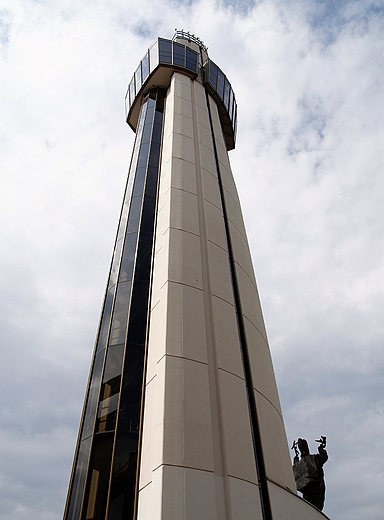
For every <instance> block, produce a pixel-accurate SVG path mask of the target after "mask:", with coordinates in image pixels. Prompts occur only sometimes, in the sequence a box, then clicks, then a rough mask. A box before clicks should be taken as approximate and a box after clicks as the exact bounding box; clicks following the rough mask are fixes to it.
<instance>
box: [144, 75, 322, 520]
mask: <svg viewBox="0 0 384 520" xmlns="http://www.w3.org/2000/svg"><path fill="white" fill-rule="evenodd" d="M207 99H208V100H209V103H210V111H211V119H212V123H213V129H214V137H215V143H216V151H217V157H218V163H219V170H220V173H221V178H222V185H223V194H224V204H225V206H226V211H227V216H228V223H229V230H230V239H231V241H232V245H233V256H234V263H235V269H236V277H237V283H238V287H239V292H240V299H241V308H242V313H243V321H244V325H245V334H246V340H247V345H248V350H249V358H250V365H251V372H252V379H253V383H254V393H255V400H256V406H257V414H258V422H259V430H260V437H261V442H262V450H263V458H264V462H265V473H266V477H267V481H268V488H269V495H270V500H271V509H272V516H273V520H283V519H284V520H288V519H289V520H293V519H295V520H301V519H303V520H304V519H306V520H309V519H312V518H313V519H319V518H324V515H323V514H322V513H320V512H319V511H318V510H316V509H315V508H314V507H312V506H311V505H309V504H307V503H306V502H305V501H304V500H302V499H301V498H299V497H298V496H297V494H296V487H295V482H294V478H293V472H292V467H291V460H290V454H289V449H288V445H287V440H286V435H285V429H284V423H283V418H282V413H281V409H280V403H279V397H278V393H277V388H276V382H275V377H274V372H273V367H272V361H271V356H270V352H269V347H268V340H267V335H266V331H265V327H264V322H263V317H262V312H261V307H260V302H259V297H258V292H257V287H256V282H255V276H254V272H253V267H252V261H251V256H250V252H249V247H248V243H247V237H246V233H245V228H244V223H243V219H242V214H241V208H240V203H239V199H238V195H237V190H236V186H235V183H234V180H233V176H232V173H231V168H230V164H229V159H228V153H227V150H226V146H225V142H224V139H223V134H222V130H221V125H220V120H219V115H218V110H217V106H216V103H215V102H214V101H213V99H212V98H210V96H208V97H206V92H205V89H204V87H203V85H202V84H201V83H200V82H198V81H195V80H193V79H192V78H190V77H188V76H187V75H184V74H182V73H181V72H174V74H173V76H172V80H171V84H170V86H169V88H168V91H167V96H166V101H165V120H164V133H163V145H162V146H163V148H162V158H161V166H160V188H159V199H158V215H157V225H156V235H155V256H154V271H153V282H152V298H151V309H150V321H149V322H150V332H149V344H148V358H147V373H146V385H145V397H144V399H145V404H144V417H143V437H142V445H141V454H140V457H141V463H140V480H139V499H138V518H139V520H160V519H162V520H163V519H164V520H165V519H166V520H173V519H175V520H181V519H186V520H197V519H199V520H216V519H217V520H248V519H249V520H251V519H252V520H259V519H260V520H262V519H263V518H264V517H263V513H262V508H261V503H260V494H259V488H258V477H257V471H256V464H255V455H254V447H253V442H252V431H251V423H250V414H249V409H248V401H247V394H246V384H245V376H244V369H243V360H242V355H241V347H240V340H239V332H238V324H237V318H236V306H235V301H234V292H233V283H232V278H231V271H230V264H229V260H228V254H229V253H228V239H227V232H226V229H225V226H224V217H223V202H222V200H223V199H222V194H221V193H220V189H219V183H218V173H217V164H216V162H215V153H214V147H213V141H212V133H211V125H210V119H209V111H208V107H207Z"/></svg>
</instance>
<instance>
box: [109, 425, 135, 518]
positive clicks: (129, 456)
mask: <svg viewBox="0 0 384 520" xmlns="http://www.w3.org/2000/svg"><path fill="white" fill-rule="evenodd" d="M137 447H138V434H137V432H134V433H125V432H122V433H121V434H120V435H119V438H118V440H117V441H116V448H115V460H114V465H113V477H112V484H111V500H110V504H109V514H108V520H122V519H129V518H132V517H133V506H134V497H135V487H136V486H135V484H136V470H137Z"/></svg>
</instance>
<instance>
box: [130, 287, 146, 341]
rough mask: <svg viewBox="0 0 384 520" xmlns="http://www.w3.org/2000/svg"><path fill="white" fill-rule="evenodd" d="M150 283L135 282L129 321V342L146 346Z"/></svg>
mask: <svg viewBox="0 0 384 520" xmlns="http://www.w3.org/2000/svg"><path fill="white" fill-rule="evenodd" d="M148 296H149V282H143V281H139V280H138V281H135V283H134V289H133V294H132V307H131V314H130V320H129V329H128V341H129V342H131V343H140V344H144V342H145V338H146V331H147V312H148Z"/></svg>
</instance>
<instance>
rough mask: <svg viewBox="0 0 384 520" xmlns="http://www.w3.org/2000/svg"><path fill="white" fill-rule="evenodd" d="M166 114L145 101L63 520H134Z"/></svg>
mask: <svg viewBox="0 0 384 520" xmlns="http://www.w3.org/2000/svg"><path fill="white" fill-rule="evenodd" d="M163 107H164V91H163V90H162V89H154V90H152V91H151V92H150V93H149V94H148V95H147V96H146V98H145V99H144V100H143V104H142V108H141V113H140V118H139V124H138V127H137V133H136V140H135V145H134V150H133V154H132V159H131V166H130V171H129V176H128V182H127V186H126V192H125V197H124V201H123V207H122V211H121V216H120V222H119V228H118V232H117V236H116V242H115V248H114V253H113V258H112V264H111V269H110V274H109V279H108V284H107V289H106V294H105V298H104V304H103V309H102V313H101V319H100V324H99V329H98V334H97V339H96V347H95V353H94V358H93V362H92V368H91V375H90V379H89V384H88V388H87V393H86V398H85V403H84V410H83V416H82V421H81V425H80V431H79V438H78V445H77V449H76V454H75V461H74V466H73V470H72V476H71V482H70V487H69V492H68V499H67V505H66V509H65V512H64V520H80V519H81V520H96V519H100V520H101V519H103V520H105V519H107V518H108V519H111V520H118V519H119V520H120V519H121V520H122V519H123V518H124V519H125V520H129V519H131V518H132V517H133V509H134V502H135V495H136V478H137V466H138V464H137V452H138V439H139V432H140V427H141V426H140V409H141V401H142V388H143V377H144V361H145V351H146V341H147V327H148V309H149V299H150V280H151V270H152V254H153V242H154V238H153V237H154V226H155V215H156V204H157V186H158V178H159V159H160V148H161V137H162V126H163Z"/></svg>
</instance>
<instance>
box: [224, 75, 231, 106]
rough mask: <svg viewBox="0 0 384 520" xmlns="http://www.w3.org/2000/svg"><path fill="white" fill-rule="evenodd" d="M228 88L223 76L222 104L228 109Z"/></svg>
mask: <svg viewBox="0 0 384 520" xmlns="http://www.w3.org/2000/svg"><path fill="white" fill-rule="evenodd" d="M229 90H230V85H229V82H228V80H227V78H225V84H224V106H225V108H226V109H227V110H228V101H229Z"/></svg>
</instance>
